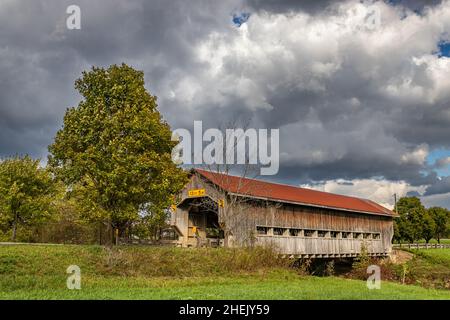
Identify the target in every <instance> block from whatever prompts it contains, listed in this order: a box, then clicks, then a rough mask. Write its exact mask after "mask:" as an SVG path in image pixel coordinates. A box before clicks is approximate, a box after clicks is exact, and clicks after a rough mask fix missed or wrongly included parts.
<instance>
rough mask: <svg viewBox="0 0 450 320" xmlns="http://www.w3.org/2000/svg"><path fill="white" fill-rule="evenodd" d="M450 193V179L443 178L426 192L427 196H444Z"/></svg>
mask: <svg viewBox="0 0 450 320" xmlns="http://www.w3.org/2000/svg"><path fill="white" fill-rule="evenodd" d="M449 192H450V177H443V178H441V179H440V180H438V182H436V183H434V184H433V185H431V186H429V187H428V188H427V190H426V192H425V194H424V195H425V196H431V195H435V194H443V193H449Z"/></svg>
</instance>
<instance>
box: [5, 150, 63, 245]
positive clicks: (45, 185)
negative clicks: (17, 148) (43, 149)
mask: <svg viewBox="0 0 450 320" xmlns="http://www.w3.org/2000/svg"><path fill="white" fill-rule="evenodd" d="M55 192H56V188H55V184H54V182H53V180H52V177H51V175H50V173H49V172H48V170H46V169H45V168H41V167H40V166H39V160H33V159H31V158H30V157H29V156H24V157H18V156H16V157H12V158H8V159H5V160H3V161H1V162H0V224H1V225H4V226H5V225H6V226H7V227H8V229H11V240H12V241H15V240H16V236H17V228H18V226H19V225H24V226H32V225H36V224H40V223H43V222H45V221H47V220H48V219H49V218H50V217H51V214H52V210H51V209H52V206H51V205H52V200H53V196H54V194H55Z"/></svg>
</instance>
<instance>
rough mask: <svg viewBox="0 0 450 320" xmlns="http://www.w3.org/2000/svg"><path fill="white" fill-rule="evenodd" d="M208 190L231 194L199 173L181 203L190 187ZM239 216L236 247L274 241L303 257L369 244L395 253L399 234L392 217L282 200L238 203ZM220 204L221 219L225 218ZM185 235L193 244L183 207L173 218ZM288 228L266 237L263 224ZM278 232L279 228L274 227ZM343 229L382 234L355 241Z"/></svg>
mask: <svg viewBox="0 0 450 320" xmlns="http://www.w3.org/2000/svg"><path fill="white" fill-rule="evenodd" d="M200 188H204V189H206V194H207V196H209V197H211V198H212V199H215V200H216V199H219V198H223V197H225V195H224V194H219V193H218V191H217V189H216V188H213V187H211V186H209V185H208V183H205V182H204V181H203V179H202V178H199V177H197V176H193V177H192V179H191V181H190V182H189V184H188V185H187V186H186V188H185V189H184V190H183V192H182V194H181V201H183V200H185V199H187V198H189V197H188V190H191V189H200ZM236 210H239V212H240V213H239V214H237V215H236V217H235V219H236V221H234V222H233V225H235V226H236V227H235V229H234V231H233V236H232V239H231V240H232V242H231V243H232V245H235V246H242V245H249V244H255V243H256V244H263V245H266V244H271V245H274V246H276V247H277V248H278V249H279V251H280V252H281V253H283V254H288V255H299V256H308V255H309V256H355V255H357V254H359V253H360V252H361V247H362V245H364V246H365V247H366V249H367V251H368V253H369V254H372V255H386V254H389V253H390V251H391V246H392V245H391V243H392V237H393V219H392V217H386V216H380V215H372V214H363V213H353V212H347V211H339V210H332V209H326V208H316V207H307V206H301V205H295V204H282V203H279V202H267V201H257V200H255V201H250V202H245V203H241V204H239V205H238V207H236ZM220 211H221V209H220V208H219V221H220V219H221V212H220ZM173 224H174V225H176V226H177V227H178V228H179V229H180V230H181V232H182V233H183V237H181V238H180V243H181V244H183V245H188V244H193V241H194V240H193V239H189V237H188V236H187V235H188V228H189V226H188V225H189V222H188V211H187V209H186V208H185V207H183V206H180V207H179V208H177V211H176V214H175V215H174V217H173ZM258 226H260V227H268V228H284V229H285V233H284V234H283V235H274V234H272V233H270V234H268V235H260V234H258V232H257V227H258ZM289 229H300V230H313V231H316V232H315V233H314V234H313V236H311V237H306V236H305V234H304V232H303V231H301V232H300V233H299V235H298V236H293V235H289ZM271 230H273V229H271ZM318 230H320V231H334V232H338V233H339V234H338V236H337V238H332V237H331V236H330V233H327V236H326V237H318V233H317V231H318ZM342 232H348V233H351V235H353V233H361V234H364V233H368V234H371V235H372V236H373V235H374V234H376V235H379V239H352V238H342Z"/></svg>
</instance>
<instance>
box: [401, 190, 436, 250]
mask: <svg viewBox="0 0 450 320" xmlns="http://www.w3.org/2000/svg"><path fill="white" fill-rule="evenodd" d="M397 213H398V214H399V215H400V217H399V218H397V219H396V221H395V223H396V228H395V230H394V231H396V233H395V235H394V236H395V238H396V240H407V241H408V242H414V241H415V240H419V239H421V238H422V237H423V235H424V232H423V224H424V216H425V215H426V209H425V207H424V206H423V205H422V203H421V202H420V199H419V198H417V197H403V198H401V199H400V200H399V201H398V202H397ZM428 222H429V221H428Z"/></svg>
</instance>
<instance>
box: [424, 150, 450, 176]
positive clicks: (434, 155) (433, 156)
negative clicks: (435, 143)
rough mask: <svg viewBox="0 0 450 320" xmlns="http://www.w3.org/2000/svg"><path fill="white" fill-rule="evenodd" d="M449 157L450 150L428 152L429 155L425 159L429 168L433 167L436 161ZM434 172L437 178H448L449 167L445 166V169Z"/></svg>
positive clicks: (449, 173)
mask: <svg viewBox="0 0 450 320" xmlns="http://www.w3.org/2000/svg"><path fill="white" fill-rule="evenodd" d="M446 157H450V150H448V149H437V150H433V151H431V152H430V154H429V155H428V157H427V164H428V165H430V166H434V164H435V163H436V161H437V160H439V159H442V158H446ZM434 171H436V173H437V174H438V175H439V176H441V177H442V176H450V165H447V166H446V167H442V168H435V169H434Z"/></svg>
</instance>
